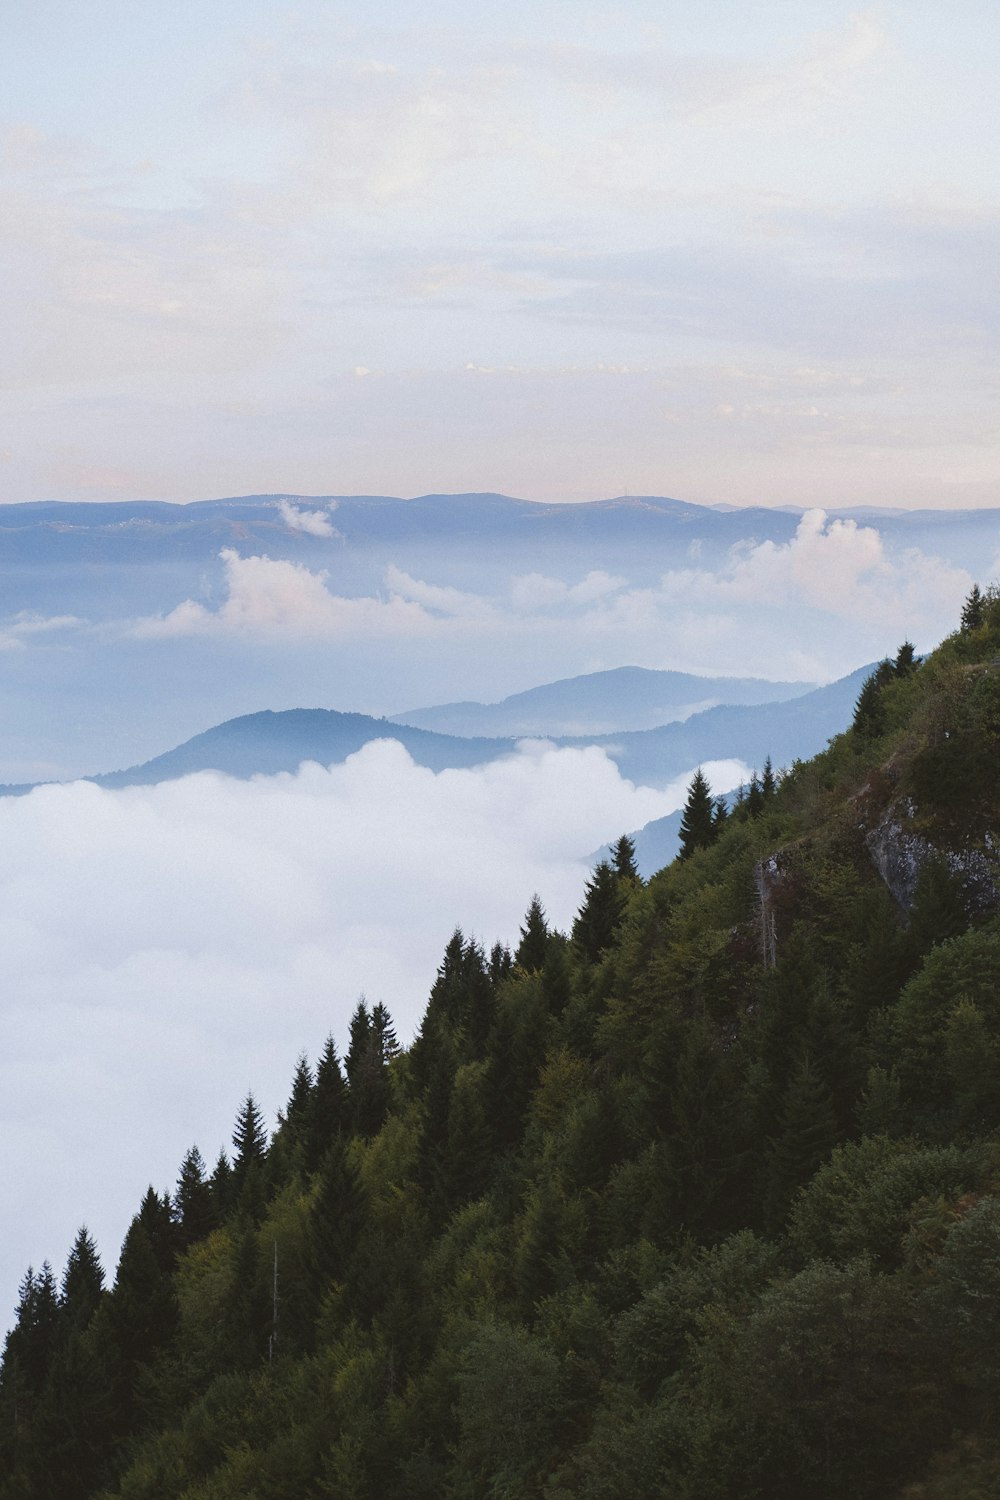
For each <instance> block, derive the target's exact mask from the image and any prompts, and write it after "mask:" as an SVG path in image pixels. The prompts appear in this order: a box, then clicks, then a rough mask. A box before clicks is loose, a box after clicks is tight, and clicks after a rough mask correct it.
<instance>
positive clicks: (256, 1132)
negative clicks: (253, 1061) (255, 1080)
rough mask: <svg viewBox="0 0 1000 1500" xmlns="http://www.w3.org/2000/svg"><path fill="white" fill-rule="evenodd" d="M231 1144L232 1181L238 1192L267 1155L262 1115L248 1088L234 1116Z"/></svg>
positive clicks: (261, 1164)
mask: <svg viewBox="0 0 1000 1500" xmlns="http://www.w3.org/2000/svg"><path fill="white" fill-rule="evenodd" d="M233 1146H234V1148H235V1153H236V1154H235V1156H234V1158H233V1181H234V1185H235V1187H236V1190H237V1192H239V1191H241V1190H242V1188H243V1185H244V1183H245V1182H246V1180H247V1178H248V1176H249V1175H250V1173H251V1172H252V1171H253V1170H254V1169H255V1168H256V1169H257V1170H258V1171H259V1169H260V1168H261V1167H263V1165H264V1161H265V1159H266V1157H267V1134H266V1132H265V1130H264V1117H263V1115H262V1114H261V1112H260V1109H259V1108H258V1106H257V1101H256V1099H255V1098H254V1096H253V1094H252V1093H251V1092H250V1091H249V1090H248V1091H247V1096H246V1098H245V1099H244V1101H243V1103H242V1104H241V1105H240V1112H239V1114H238V1115H237V1116H236V1124H235V1126H234V1127H233Z"/></svg>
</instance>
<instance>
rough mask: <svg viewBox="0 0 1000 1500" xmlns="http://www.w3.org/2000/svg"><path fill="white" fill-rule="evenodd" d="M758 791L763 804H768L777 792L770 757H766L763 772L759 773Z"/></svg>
mask: <svg viewBox="0 0 1000 1500" xmlns="http://www.w3.org/2000/svg"><path fill="white" fill-rule="evenodd" d="M760 790H761V795H762V797H763V798H764V801H765V802H770V800H771V798H772V797H773V796H774V794H775V792H776V791H777V790H778V783H777V781H776V780H775V775H774V767H773V765H772V764H771V757H770V756H768V757H767V759H766V760H765V762H764V770H763V772H762V773H761V778H760Z"/></svg>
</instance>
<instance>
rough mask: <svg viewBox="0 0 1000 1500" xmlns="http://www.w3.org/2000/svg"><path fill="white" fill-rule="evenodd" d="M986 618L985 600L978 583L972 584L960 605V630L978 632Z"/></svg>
mask: <svg viewBox="0 0 1000 1500" xmlns="http://www.w3.org/2000/svg"><path fill="white" fill-rule="evenodd" d="M985 617H986V600H985V598H984V597H983V591H982V589H981V588H980V587H979V584H978V583H974V584H973V585H972V588H971V589H970V590H969V594H968V597H967V599H966V601H965V603H964V604H963V605H962V629H963V630H978V629H979V627H980V625H981V624H982V623H983V620H984V619H985Z"/></svg>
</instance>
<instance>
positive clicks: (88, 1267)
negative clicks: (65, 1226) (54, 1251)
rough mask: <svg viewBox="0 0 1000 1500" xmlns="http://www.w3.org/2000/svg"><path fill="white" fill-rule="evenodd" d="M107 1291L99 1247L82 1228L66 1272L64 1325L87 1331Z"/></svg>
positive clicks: (62, 1302)
mask: <svg viewBox="0 0 1000 1500" xmlns="http://www.w3.org/2000/svg"><path fill="white" fill-rule="evenodd" d="M103 1290H104V1268H103V1266H102V1265H101V1261H100V1257H99V1256H98V1253H97V1246H96V1245H95V1244H94V1241H93V1240H92V1239H91V1237H90V1235H89V1234H88V1232H87V1229H86V1226H84V1227H83V1228H81V1229H80V1231H79V1233H78V1234H77V1237H76V1239H75V1240H74V1241H73V1248H72V1250H71V1251H70V1253H69V1259H68V1260H67V1262H66V1269H65V1271H64V1272H63V1278H62V1291H61V1296H60V1299H59V1300H60V1304H61V1307H62V1316H63V1320H64V1322H68V1323H69V1324H70V1326H71V1327H73V1328H76V1329H83V1328H86V1326H87V1324H88V1323H89V1322H90V1320H91V1318H92V1317H93V1315H94V1313H95V1312H96V1311H97V1308H98V1304H99V1303H100V1300H101V1292H102V1291H103Z"/></svg>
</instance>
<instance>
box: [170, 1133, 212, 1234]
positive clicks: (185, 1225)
mask: <svg viewBox="0 0 1000 1500" xmlns="http://www.w3.org/2000/svg"><path fill="white" fill-rule="evenodd" d="M174 1213H175V1215H176V1217H177V1223H178V1227H179V1231H180V1242H181V1245H182V1246H183V1247H184V1248H185V1249H186V1248H187V1247H188V1246H189V1245H193V1244H195V1243H196V1242H197V1241H198V1240H203V1239H204V1238H205V1236H206V1235H208V1234H211V1232H212V1230H213V1229H214V1228H215V1225H216V1223H217V1222H218V1215H217V1213H216V1207H215V1203H214V1201H213V1194H212V1187H211V1184H210V1183H209V1182H208V1181H207V1180H206V1177H205V1163H204V1161H203V1160H202V1155H201V1152H200V1151H199V1150H198V1147H197V1146H192V1147H191V1150H190V1151H189V1152H188V1153H187V1155H186V1156H185V1157H184V1160H183V1161H182V1162H181V1170H180V1175H179V1176H178V1178H177V1189H176V1191H175V1193H174Z"/></svg>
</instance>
